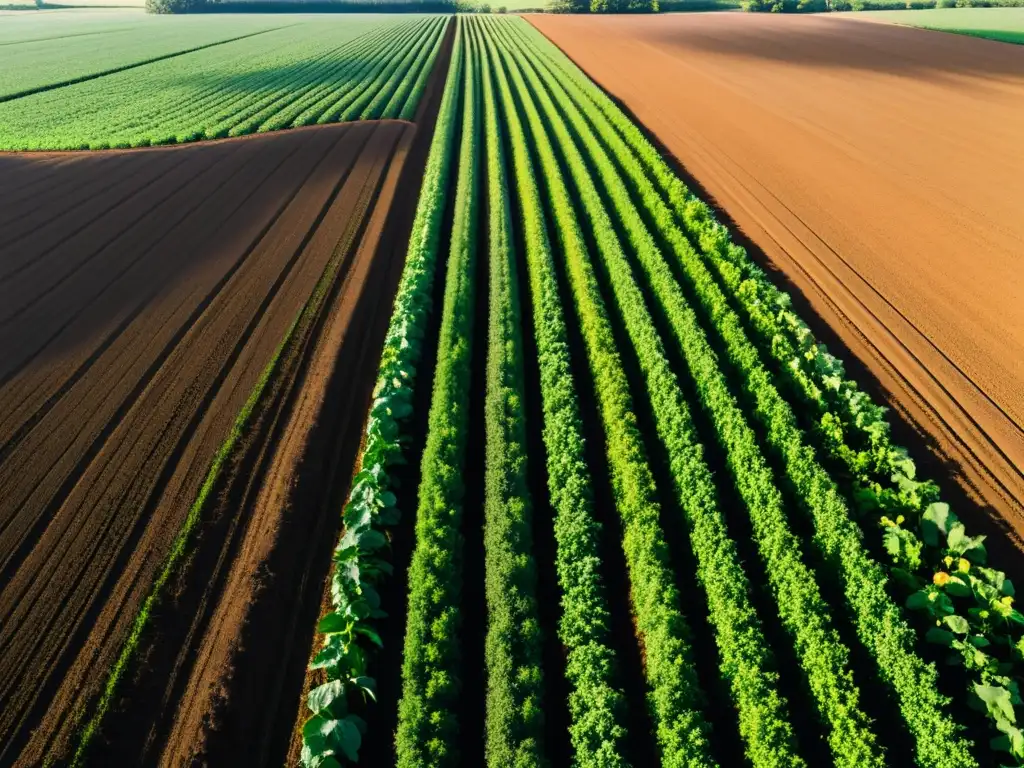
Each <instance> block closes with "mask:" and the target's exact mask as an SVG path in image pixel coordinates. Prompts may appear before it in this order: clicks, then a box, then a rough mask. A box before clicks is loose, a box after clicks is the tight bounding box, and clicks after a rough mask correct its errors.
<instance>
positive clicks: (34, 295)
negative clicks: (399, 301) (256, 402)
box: [0, 121, 422, 765]
mask: <svg viewBox="0 0 1024 768" xmlns="http://www.w3.org/2000/svg"><path fill="white" fill-rule="evenodd" d="M413 135H414V129H413V127H412V126H411V125H410V124H408V123H402V122H397V121H393V122H381V123H364V124H352V125H348V126H332V127H325V128H317V129H313V130H300V131H294V132H288V133H280V134H274V135H270V136H263V137H255V138H247V139H241V140H230V141H226V142H215V143H211V144H207V145H193V146H189V147H182V148H165V149H152V150H136V151H131V152H125V153H119V152H103V153H88V154H73V155H60V156H54V155H50V156H47V155H32V156H0V177H3V178H4V179H5V184H4V188H3V191H2V192H0V201H2V202H0V348H2V349H3V350H4V353H3V355H2V356H0V585H2V586H0V713H2V714H0V745H2V746H0V764H5V765H6V764H12V763H14V764H19V765H34V764H39V763H40V762H42V760H43V758H44V757H47V756H49V757H54V756H56V757H60V756H61V755H66V754H67V750H68V748H69V746H71V745H72V744H73V739H74V734H75V729H76V727H78V726H80V718H81V716H82V713H83V712H87V711H88V708H89V706H90V705H91V703H92V702H94V701H95V695H96V693H97V692H98V691H99V690H100V688H101V687H102V685H103V683H104V681H105V678H106V675H107V672H108V670H109V668H110V666H111V664H112V662H113V661H114V659H115V658H116V657H117V655H118V653H119V652H120V649H121V646H122V643H123V641H124V639H125V637H126V633H127V631H128V630H129V629H130V627H131V625H132V622H133V621H134V619H135V616H136V614H137V612H138V609H139V606H140V604H141V602H142V601H143V600H144V599H145V597H146V595H147V594H148V592H149V589H150V585H151V583H152V581H153V579H154V577H155V574H156V573H157V572H158V570H159V569H160V568H161V566H162V564H163V561H164V558H165V556H166V554H167V552H168V550H169V547H170V545H171V543H172V542H173V540H174V538H175V535H176V534H177V532H178V530H179V529H180V527H181V525H182V522H183V520H184V518H185V515H186V513H187V511H188V509H189V507H190V505H191V504H192V502H193V501H194V499H195V498H196V495H197V491H198V489H199V486H200V484H201V483H202V481H203V479H204V476H205V474H206V471H207V469H208V467H209V465H210V461H211V459H212V457H213V455H214V453H215V451H216V450H217V448H218V447H219V446H220V445H221V443H223V441H224V440H225V438H226V436H227V434H228V430H229V429H230V427H231V424H232V423H233V421H234V419H235V417H236V414H237V413H238V412H239V409H240V408H241V406H242V404H243V403H244V401H245V400H246V398H247V397H248V395H249V393H250V391H251V390H252V388H253V386H254V384H255V382H256V380H257V378H258V377H259V375H260V373H261V372H262V370H263V369H264V367H265V366H266V364H267V362H268V360H269V359H270V358H271V355H272V354H273V352H274V350H275V349H276V348H277V347H278V345H279V344H280V342H281V340H282V338H283V337H284V335H285V332H286V331H287V329H288V327H289V326H290V324H291V323H292V322H293V321H294V320H295V318H296V316H297V315H298V314H299V312H300V310H301V309H302V307H303V305H304V304H305V302H306V301H307V299H308V298H309V297H310V295H311V292H312V291H313V288H314V286H315V285H316V284H317V283H318V281H319V280H320V279H321V276H322V275H323V274H324V272H325V267H327V266H329V265H331V264H333V265H334V267H335V268H336V269H337V279H336V280H335V281H333V282H332V283H330V284H329V285H328V286H327V288H328V294H327V302H326V304H325V308H326V309H325V313H324V316H325V317H327V316H328V315H329V321H325V320H324V319H323V318H318V319H317V321H316V323H315V324H314V326H313V327H312V328H311V330H310V332H309V334H308V335H307V336H306V337H304V340H303V343H304V344H305V345H306V347H304V348H302V349H299V350H298V351H297V352H296V354H295V355H294V356H293V357H292V358H290V359H289V360H288V361H287V362H288V366H286V373H287V376H286V377H284V379H283V381H282V382H281V383H275V387H274V390H273V391H274V396H275V399H274V400H273V402H272V406H273V408H274V409H276V410H272V411H271V412H269V413H268V415H267V419H268V421H267V425H268V429H266V430H263V431H261V432H259V433H258V440H262V441H263V442H262V443H259V442H258V440H257V438H253V440H254V442H256V443H257V444H256V447H257V448H259V449H260V450H261V451H263V453H265V454H266V457H267V458H266V459H265V460H264V459H259V460H258V461H257V463H256V464H254V465H253V466H254V467H256V468H262V467H264V466H266V467H268V468H269V471H270V474H269V475H268V480H267V484H266V485H265V486H263V488H264V490H260V488H261V487H260V486H259V484H258V483H254V485H255V487H256V490H257V491H258V494H257V495H255V496H254V498H256V499H257V502H256V503H255V504H254V505H242V506H240V507H238V508H237V511H236V509H235V508H233V507H232V508H229V509H225V508H224V507H221V508H220V509H219V513H220V514H221V517H224V518H227V520H226V522H225V523H224V525H222V526H221V528H226V529H227V530H229V531H230V532H231V534H230V536H228V540H229V544H226V545H224V546H223V547H222V548H221V549H220V550H219V551H220V552H221V553H222V554H223V555H224V557H223V558H221V559H222V560H223V562H221V563H220V566H219V570H218V568H214V569H211V570H212V572H213V573H214V576H211V577H210V579H209V581H208V582H207V583H209V584H217V585H225V584H226V587H225V590H224V591H223V592H219V591H218V592H214V593H212V594H209V595H205V598H204V599H206V600H207V602H208V603H209V606H210V611H204V612H203V617H204V622H202V623H199V622H197V623H196V625H195V626H194V627H192V629H189V638H190V641H191V642H190V643H189V644H188V646H187V650H188V651H189V653H188V656H189V658H188V660H187V662H188V663H187V664H179V665H177V666H176V667H174V671H175V672H180V675H179V677H180V678H181V679H182V680H188V682H187V685H186V686H185V688H184V690H183V691H179V692H180V693H182V701H183V704H182V708H181V715H180V717H178V718H176V719H175V726H174V727H175V730H174V734H175V739H177V737H178V735H179V734H180V738H181V739H182V740H183V741H181V742H180V743H172V744H171V745H170V746H169V747H168V748H167V753H166V755H165V761H166V762H170V763H176V762H178V761H177V759H176V758H175V755H176V751H177V750H179V749H180V752H181V754H180V757H181V758H182V759H185V758H187V757H188V755H190V754H192V753H196V754H198V753H199V752H201V751H202V750H203V749H204V742H203V733H204V728H205V727H206V726H207V725H209V722H210V719H209V717H207V715H209V713H210V710H211V707H212V706H213V704H212V703H211V702H212V701H213V699H212V698H211V697H210V696H209V695H208V694H210V692H211V691H214V690H215V689H217V688H221V689H223V688H225V687H226V685H227V683H225V682H224V681H225V679H226V678H229V677H230V671H231V664H232V653H233V652H234V651H235V650H236V649H237V647H238V646H239V641H238V635H239V633H240V632H241V627H242V625H243V624H244V623H245V622H246V621H247V619H248V613H247V612H248V610H249V608H250V602H251V601H250V597H251V592H252V591H253V590H254V589H256V588H257V582H258V579H254V578H253V576H254V575H255V574H256V571H257V570H258V569H259V568H260V567H261V563H263V565H264V567H265V563H264V561H265V560H266V557H267V556H268V552H269V551H270V550H273V548H274V542H275V541H277V540H278V539H279V538H280V537H279V536H278V529H279V528H280V527H281V526H282V524H283V523H282V521H283V520H285V519H287V518H288V516H289V515H290V514H291V512H292V510H291V509H290V508H289V507H288V505H287V504H286V503H285V502H284V501H282V499H281V498H280V493H281V492H282V489H286V488H287V481H286V478H287V477H288V473H289V471H290V470H292V469H294V467H295V466H296V465H297V463H300V462H301V461H302V460H303V459H304V458H306V457H308V451H305V446H306V445H307V442H308V441H307V438H308V433H309V431H310V429H311V425H312V424H315V423H317V412H318V409H319V408H321V406H323V404H324V399H325V397H327V396H328V394H330V396H331V397H332V398H335V399H336V400H337V402H336V403H335V404H334V409H335V410H338V411H340V412H341V414H342V416H345V415H346V414H348V416H347V417H346V418H348V420H349V421H353V422H358V421H359V420H360V419H361V418H362V413H363V412H364V410H365V405H366V402H365V398H366V397H367V396H368V395H369V392H368V391H366V392H365V393H364V392H363V390H364V389H368V387H369V386H372V378H373V365H372V362H366V361H365V360H364V358H365V356H366V350H367V349H369V348H379V344H380V340H381V339H382V337H383V327H384V326H383V323H381V322H379V321H378V322H377V323H376V325H373V324H370V323H367V322H365V321H363V320H360V319H359V317H358V314H359V313H358V312H357V311H356V310H357V308H360V309H363V308H365V306H366V305H368V304H369V305H372V306H373V307H375V308H376V307H378V306H383V307H385V311H384V323H386V308H387V307H388V306H389V305H390V296H391V295H392V294H393V290H394V279H388V276H389V275H391V274H392V273H394V269H393V268H391V266H390V265H385V266H384V267H380V268H375V267H374V263H375V257H376V254H377V252H378V247H377V246H378V243H379V241H380V239H381V232H382V230H383V228H384V221H385V220H386V219H387V214H388V210H389V208H390V205H391V202H392V199H393V197H394V196H395V194H397V192H396V180H397V179H398V177H399V174H400V173H401V171H402V168H403V165H404V164H405V160H406V154H407V152H406V150H407V148H408V145H409V143H410V142H411V141H412V137H413ZM421 172H422V169H421ZM403 178H404V177H403ZM9 181H10V182H11V184H9V183H8V182H9ZM407 186H408V188H407V189H402V190H399V191H398V192H400V193H401V194H402V195H410V194H411V195H413V196H414V195H415V191H416V190H417V189H418V184H417V183H416V181H415V180H412V181H411V183H410V184H408V185H407ZM410 190H411V191H410ZM396 254H398V255H399V256H400V254H401V250H400V249H398V248H395V249H393V250H392V251H391V252H389V253H388V257H389V258H392V259H393V258H395V255H396ZM374 334H376V336H375V337H373V335H374ZM371 337H373V338H371ZM351 350H356V351H357V352H358V354H356V353H355V352H353V351H351ZM307 363H308V367H307ZM342 364H343V367H344V371H343V372H342V373H340V374H339V373H337V372H335V373H334V375H333V377H332V366H336V365H342ZM350 364H351V367H348V366H349V365H350ZM338 376H341V382H342V383H341V385H340V388H339V385H338V384H337V381H338ZM328 381H332V382H334V386H333V388H331V389H330V390H329V389H328V387H327V385H326V384H327V382H328ZM346 382H347V384H348V387H347V388H346V386H345V384H346ZM352 414H356V415H355V416H354V417H353V416H351V415H352ZM276 437H280V439H281V440H283V443H282V445H284V446H286V449H282V450H278V451H277V452H272V451H270V450H269V447H268V446H270V445H271V444H272V442H273V440H272V438H276ZM349 442H352V440H351V438H350V439H349ZM354 442H355V444H356V445H358V427H357V429H356V431H355V438H354ZM261 446H262V447H261ZM293 449H294V450H293ZM349 452H350V453H354V448H351V449H350V451H349ZM257 453H259V451H257ZM260 455H262V454H260ZM257 474H258V473H254V476H256V475H257ZM275 490H276V491H277V492H278V495H277V496H275V495H274V491H275ZM285 495H287V494H285ZM243 512H244V513H245V514H244V515H243V514H242V513H243ZM218 525H220V521H217V520H215V521H213V522H212V523H211V524H210V526H211V530H214V531H220V530H221V528H218V527H217V526H218ZM204 535H205V534H204ZM208 538H212V534H211V535H210V537H208ZM218 546H219V545H218ZM293 554H294V553H293ZM197 558H199V556H198V555H197ZM293 559H294V558H293ZM214 560H215V561H216V558H214ZM197 562H200V563H201V562H202V561H201V558H200V559H199V560H197ZM221 572H223V574H224V575H225V578H224V579H223V580H219V578H220V577H219V574H220V573H221ZM204 578H206V576H204ZM319 589H320V587H319V583H317V585H316V587H315V589H314V595H315V596H316V597H318V596H319ZM205 619H208V621H206V620H205ZM306 620H307V621H308V622H310V627H309V632H310V633H311V631H312V622H315V616H314V617H311V618H309V617H307V619H306ZM284 626H287V625H284ZM181 647H182V646H180V645H179V646H178V648H181ZM306 647H308V645H307V646H306ZM197 653H198V654H199V655H198V659H199V660H198V661H197ZM305 655H306V651H305V649H303V651H302V656H303V657H305ZM298 680H299V682H301V672H300V674H299V677H298ZM164 682H167V683H168V688H167V690H168V691H170V692H173V691H176V690H179V689H177V688H174V686H173V685H172V683H173V682H175V681H170V682H168V681H167V680H166V679H165V680H162V681H161V684H162V683H164ZM186 694H187V695H186ZM136 704H138V702H136ZM143 706H148V707H151V708H152V710H153V711H154V712H160V711H164V710H166V711H171V712H173V711H174V709H175V702H174V701H171V702H168V701H166V700H164V701H160V700H157V701H145V700H144V701H143ZM204 718H205V719H204ZM153 719H156V716H155V717H154V718H153ZM150 727H151V728H156V726H152V725H151V726H150ZM104 735H105V736H106V737H108V739H109V738H116V736H117V734H116V731H115V732H113V733H112V732H110V730H109V729H108V728H107V727H106V726H105V730H104ZM181 745H183V746H181ZM155 759H156V756H155V755H154V754H149V757H147V760H150V761H151V760H155ZM106 764H113V763H106ZM118 764H136V763H134V762H131V763H128V762H124V761H123V760H122V761H120V762H119V763H118ZM220 764H224V763H220Z"/></svg>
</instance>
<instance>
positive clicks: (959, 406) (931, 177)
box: [531, 13, 1024, 540]
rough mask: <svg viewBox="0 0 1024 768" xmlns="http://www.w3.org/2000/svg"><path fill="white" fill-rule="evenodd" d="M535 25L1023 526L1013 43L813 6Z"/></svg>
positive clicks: (938, 454)
mask: <svg viewBox="0 0 1024 768" xmlns="http://www.w3.org/2000/svg"><path fill="white" fill-rule="evenodd" d="M531 21H532V22H533V24H534V25H535V26H536V27H537V28H538V29H540V30H541V31H542V32H543V33H544V34H546V35H547V36H548V37H549V38H550V39H551V40H552V41H554V43H555V44H556V45H558V46H559V47H560V48H561V49H562V50H564V51H565V52H566V53H567V54H568V55H569V56H570V57H571V58H572V59H573V60H574V61H576V63H578V64H579V65H580V66H581V67H582V68H583V69H584V70H585V71H586V72H587V73H588V74H589V75H590V76H591V77H593V78H594V79H595V80H596V81H597V82H598V83H599V84H600V85H601V86H602V87H604V89H605V90H606V91H608V92H609V93H610V94H611V95H612V96H614V97H615V98H617V99H618V100H620V101H621V102H622V103H624V105H625V106H626V108H628V109H629V110H630V111H631V112H632V113H633V114H634V115H635V116H636V117H637V119H638V120H639V121H640V122H641V123H642V124H643V125H644V126H645V127H646V128H647V129H648V130H649V131H651V132H652V133H653V134H654V136H656V138H657V140H658V141H659V143H660V144H662V145H663V147H664V148H665V149H666V150H667V151H668V152H669V153H671V154H672V155H674V159H675V160H676V161H678V163H679V164H681V166H682V172H683V173H684V175H687V176H689V177H691V178H692V179H694V180H695V181H696V182H697V184H698V185H699V187H702V188H703V190H704V191H705V192H706V193H707V194H708V195H709V196H710V197H711V198H712V200H713V201H714V202H715V203H716V204H717V205H718V206H719V207H720V208H721V209H723V210H724V211H725V212H726V214H727V216H728V217H729V218H731V219H732V222H733V223H734V224H735V225H737V226H738V228H739V230H740V232H741V234H742V235H743V236H745V237H746V238H747V239H748V241H750V242H752V244H753V245H754V246H755V248H754V250H755V255H757V256H758V257H759V258H763V259H764V260H765V261H766V263H767V264H768V266H770V267H774V268H776V269H777V270H779V271H780V272H781V273H782V274H781V277H782V280H783V282H787V281H788V282H789V283H791V285H793V286H795V287H796V288H797V289H798V291H799V292H800V293H802V298H803V300H804V301H805V302H806V303H805V304H804V309H805V311H806V310H810V311H811V312H812V313H815V314H816V315H817V316H818V318H817V319H816V321H815V322H816V328H820V329H822V331H823V333H824V335H826V336H829V335H832V334H834V338H833V341H836V340H837V341H839V342H840V343H841V344H842V345H845V347H846V348H847V351H848V352H852V354H853V355H854V356H855V357H856V358H857V359H859V360H860V361H861V363H863V365H864V366H866V371H867V373H868V374H869V376H870V377H873V378H874V380H875V384H876V385H877V388H878V389H879V390H880V391H881V392H882V393H883V394H884V395H885V396H887V397H888V399H889V403H890V404H891V405H892V406H893V407H894V408H895V409H896V411H897V412H898V413H899V414H900V415H901V416H902V417H903V418H904V419H905V420H907V421H908V422H909V423H910V427H911V429H916V430H918V431H919V432H918V437H921V438H923V439H922V440H921V447H927V448H928V449H930V451H931V452H932V454H933V456H932V458H931V462H932V465H933V466H936V465H938V463H939V462H942V463H943V464H945V465H946V466H944V467H943V469H945V470H948V471H949V472H950V473H951V474H952V475H954V476H956V478H957V481H958V482H959V483H960V484H961V486H962V490H963V491H964V492H965V493H966V495H967V496H968V497H969V498H970V499H971V500H973V501H975V502H979V503H980V505H981V507H983V508H984V509H985V510H986V511H987V512H988V513H989V514H991V515H992V518H993V520H995V521H997V522H1000V523H1001V521H999V518H1000V517H1001V518H1002V519H1004V520H1006V521H1008V522H1009V523H1010V524H1011V525H1012V527H1013V529H1015V531H1016V534H1017V536H1016V538H1018V540H1019V534H1020V533H1021V531H1024V507H1022V504H1024V301H1022V299H1024V142H1022V141H1021V137H1022V136H1024V47H1022V46H1015V45H1008V44H1003V43H995V42H991V41H986V40H978V39H974V38H969V37H962V36H958V35H951V34H943V33H937V32H930V31H925V30H917V29H909V28H903V27H896V26H889V25H885V24H869V23H864V22H860V21H855V20H849V19H837V18H827V17H793V16H787V17H779V16H769V15H751V14H728V13H727V14H685V15H678V16H667V17H656V18H651V17H647V18H644V17H614V18H600V17H563V16H534V17H531ZM758 251H759V253H758ZM807 319H808V320H809V321H811V320H812V318H811V317H808V318H807ZM812 324H815V323H812ZM826 324H827V325H826ZM833 351H839V352H840V353H841V354H842V351H841V350H833ZM944 457H948V460H949V461H947V459H946V458H944ZM937 479H940V480H941V477H940V478H937ZM989 522H991V521H989ZM1003 525H1005V524H1003ZM1010 538H1011V539H1013V538H1015V537H1014V536H1013V534H1012V533H1011V534H1010Z"/></svg>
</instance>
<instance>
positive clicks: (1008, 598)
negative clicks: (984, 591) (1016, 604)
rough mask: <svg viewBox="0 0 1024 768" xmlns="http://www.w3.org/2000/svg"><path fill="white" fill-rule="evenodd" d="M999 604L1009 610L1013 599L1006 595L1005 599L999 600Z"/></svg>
mask: <svg viewBox="0 0 1024 768" xmlns="http://www.w3.org/2000/svg"><path fill="white" fill-rule="evenodd" d="M999 602H1000V603H1002V604H1003V605H1005V606H1006V607H1007V608H1009V607H1010V606H1011V605H1013V598H1012V597H1010V596H1009V595H1007V596H1006V597H1004V598H1001V599H1000V600H999Z"/></svg>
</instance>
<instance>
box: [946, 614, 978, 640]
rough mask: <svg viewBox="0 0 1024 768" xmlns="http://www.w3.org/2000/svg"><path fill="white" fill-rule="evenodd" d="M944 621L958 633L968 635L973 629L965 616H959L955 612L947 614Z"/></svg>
mask: <svg viewBox="0 0 1024 768" xmlns="http://www.w3.org/2000/svg"><path fill="white" fill-rule="evenodd" d="M942 621H943V623H945V625H946V626H947V627H949V628H950V629H951V630H952V631H953V632H955V633H956V634H958V635H966V634H967V633H968V632H970V631H971V625H970V624H969V623H968V621H967V619H965V618H964V617H963V616H957V615H955V614H954V615H952V616H945V617H943V619H942Z"/></svg>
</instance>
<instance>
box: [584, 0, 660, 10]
mask: <svg viewBox="0 0 1024 768" xmlns="http://www.w3.org/2000/svg"><path fill="white" fill-rule="evenodd" d="M590 12H591V13H657V12H658V0H590Z"/></svg>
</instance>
